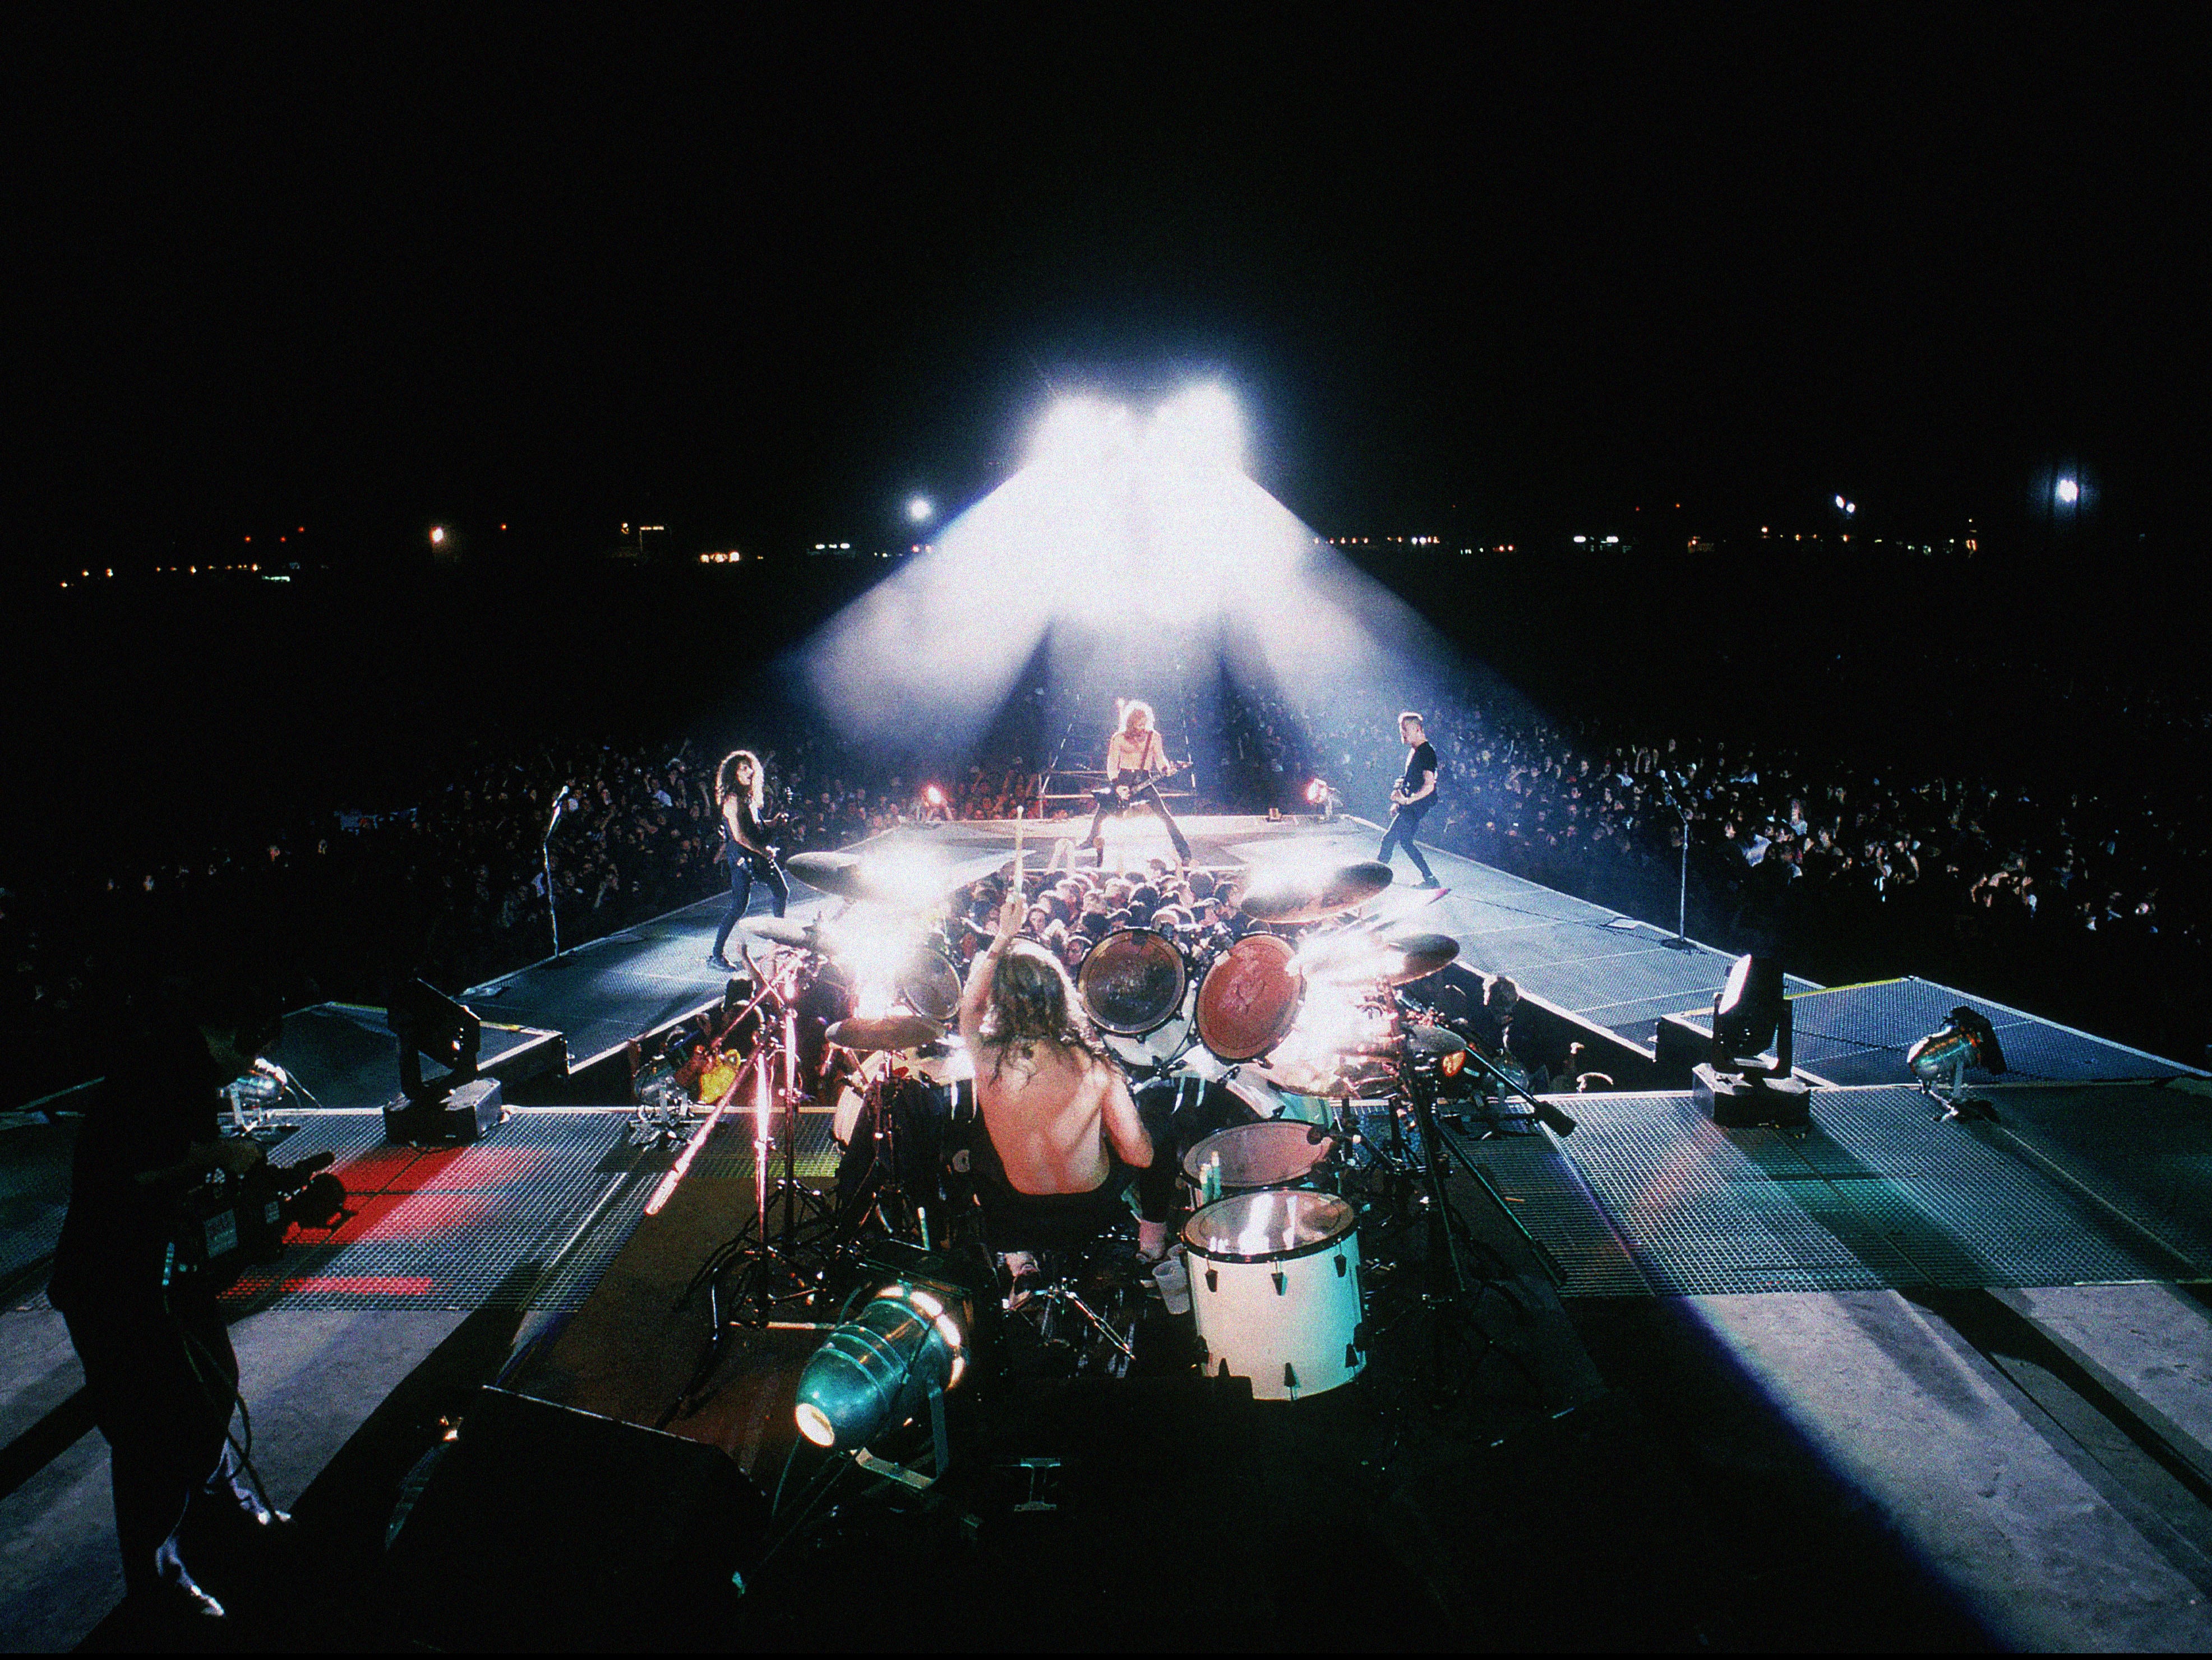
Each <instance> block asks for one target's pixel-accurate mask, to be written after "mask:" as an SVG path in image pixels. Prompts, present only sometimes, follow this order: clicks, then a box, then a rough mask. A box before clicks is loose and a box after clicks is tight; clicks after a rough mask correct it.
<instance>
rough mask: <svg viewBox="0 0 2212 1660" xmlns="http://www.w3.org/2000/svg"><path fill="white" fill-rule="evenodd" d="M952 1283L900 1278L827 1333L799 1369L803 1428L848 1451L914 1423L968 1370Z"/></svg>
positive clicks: (797, 1413)
mask: <svg viewBox="0 0 2212 1660" xmlns="http://www.w3.org/2000/svg"><path fill="white" fill-rule="evenodd" d="M967 1311H968V1310H966V1309H965V1308H963V1305H962V1302H961V1298H960V1294H959V1293H958V1292H957V1291H956V1290H955V1289H954V1288H952V1287H951V1286H923V1285H918V1284H916V1285H909V1284H907V1283H906V1282H904V1281H897V1282H894V1283H893V1284H890V1285H887V1286H883V1287H882V1288H881V1289H879V1290H878V1292H876V1293H875V1295H874V1296H872V1297H871V1298H869V1299H868V1300H867V1302H866V1304H864V1305H863V1306H862V1308H861V1310H860V1312H859V1313H858V1314H857V1315H855V1316H853V1317H852V1318H851V1319H849V1320H847V1321H846V1322H844V1323H842V1325H840V1326H838V1327H837V1328H836V1329H835V1330H834V1331H832V1332H831V1333H830V1334H829V1336H827V1337H826V1338H824V1339H823V1341H822V1347H820V1348H818V1349H817V1350H815V1352H814V1355H813V1358H812V1359H810V1360H808V1361H807V1363H806V1368H805V1371H802V1372H801V1373H800V1374H799V1401H798V1404H797V1405H796V1406H795V1407H794V1408H793V1415H794V1417H795V1418H796V1419H797V1420H798V1424H799V1433H800V1434H801V1435H803V1436H805V1438H807V1439H808V1440H810V1441H811V1442H812V1443H813V1444H815V1445H816V1446H817V1447H826V1448H829V1449H831V1450H844V1451H850V1450H854V1449H857V1448H860V1447H866V1446H867V1445H868V1444H870V1443H872V1442H873V1441H875V1440H877V1439H878V1438H880V1437H881V1436H884V1435H885V1434H887V1433H889V1432H890V1431H892V1430H895V1429H897V1428H899V1427H901V1426H903V1425H906V1424H909V1423H911V1422H913V1421H914V1420H915V1417H916V1416H917V1415H918V1414H921V1412H922V1411H924V1410H925V1409H926V1408H927V1407H928V1405H929V1399H930V1396H931V1395H933V1394H936V1395H943V1394H945V1393H947V1392H949V1391H951V1389H955V1388H957V1386H958V1384H959V1383H960V1380H961V1378H962V1377H965V1376H966V1375H967V1371H968V1364H969V1339H968V1333H967V1330H966V1323H965V1321H964V1320H963V1317H962V1316H963V1315H965V1314H966V1313H967Z"/></svg>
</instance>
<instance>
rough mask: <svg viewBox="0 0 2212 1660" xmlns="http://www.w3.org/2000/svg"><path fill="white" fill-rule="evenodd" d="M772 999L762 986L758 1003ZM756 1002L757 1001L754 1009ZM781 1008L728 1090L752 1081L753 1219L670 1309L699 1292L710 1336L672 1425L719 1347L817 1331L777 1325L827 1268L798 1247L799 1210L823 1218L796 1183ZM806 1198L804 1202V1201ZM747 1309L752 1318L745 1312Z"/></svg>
mask: <svg viewBox="0 0 2212 1660" xmlns="http://www.w3.org/2000/svg"><path fill="white" fill-rule="evenodd" d="M761 995H762V996H763V997H766V996H768V995H769V986H768V985H767V983H766V982H763V988H762V993H761ZM756 1001H757V1000H756ZM775 1001H776V1003H777V1004H778V1005H779V1006H780V1007H781V1012H782V1017H783V1018H782V1020H781V1023H780V1024H781V1031H779V1030H778V1028H777V1027H776V1026H774V1025H767V1024H765V1023H764V1024H763V1029H762V1031H761V1036H760V1038H759V1040H758V1041H757V1043H756V1044H755V1046H754V1049H753V1053H752V1054H751V1055H750V1056H749V1057H748V1058H747V1060H746V1062H745V1067H744V1071H743V1072H741V1073H739V1074H738V1078H737V1079H736V1081H735V1082H734V1083H732V1085H731V1091H732V1097H734V1095H735V1094H736V1092H737V1091H739V1090H742V1089H744V1087H745V1085H746V1076H747V1074H748V1073H750V1076H751V1079H752V1087H753V1088H754V1089H755V1090H756V1091H758V1100H757V1105H756V1106H755V1107H754V1109H753V1112H752V1117H753V1198H754V1205H755V1208H754V1213H753V1214H752V1216H751V1217H750V1218H749V1219H747V1220H746V1222H745V1224H744V1226H743V1227H741V1228H740V1229H739V1230H738V1232H737V1234H736V1236H735V1237H732V1238H731V1239H729V1240H728V1241H726V1243H723V1244H721V1245H720V1246H718V1247H717V1248H716V1249H715V1250H714V1251H713V1252H712V1253H710V1254H709V1255H708V1258H707V1260H706V1261H705V1262H702V1264H700V1267H699V1271H698V1272H697V1273H696V1274H693V1275H692V1276H691V1280H690V1283H689V1284H688V1285H686V1286H684V1291H683V1293H682V1294H681V1295H680V1296H678V1298H677V1299H676V1303H675V1306H676V1307H677V1308H679V1309H680V1308H682V1307H683V1306H684V1304H686V1303H689V1302H690V1300H691V1299H692V1298H694V1297H696V1295H697V1294H698V1292H699V1291H700V1288H701V1287H702V1286H704V1287H705V1288H706V1292H707V1313H708V1330H709V1335H708V1341H707V1348H706V1352H705V1353H703V1354H702V1356H701V1357H700V1359H699V1364H698V1365H697V1366H696V1368H694V1369H693V1371H692V1374H691V1377H690V1380H689V1381H688V1382H687V1383H685V1385H684V1390H683V1392H682V1394H681V1395H679V1396H678V1403H677V1406H676V1408H675V1409H674V1410H673V1411H672V1412H671V1414H669V1415H670V1416H671V1418H673V1417H675V1416H678V1415H679V1414H682V1413H684V1412H685V1411H687V1410H690V1409H692V1408H696V1405H697V1403H698V1399H699V1391H700V1390H701V1389H703V1388H704V1387H705V1385H706V1383H707V1381H708V1378H710V1377H712V1376H713V1375H714V1367H715V1365H716V1364H717V1363H718V1362H719V1361H720V1359H721V1354H722V1346H723V1344H724V1343H725V1342H726V1341H727V1339H728V1337H729V1335H730V1334H731V1333H732V1331H735V1330H739V1329H747V1328H750V1329H754V1330H761V1329H768V1328H771V1327H773V1328H778V1329H818V1328H820V1327H821V1324H822V1323H820V1322H817V1321H812V1320H797V1321H792V1320H782V1319H779V1318H777V1317H776V1316H777V1313H778V1311H779V1310H782V1309H785V1308H787V1307H789V1306H791V1305H792V1304H799V1305H800V1306H802V1307H805V1306H807V1305H810V1304H812V1303H813V1301H814V1299H815V1298H816V1297H817V1295H819V1294H820V1292H821V1291H822V1288H823V1279H824V1277H825V1274H826V1263H825V1262H824V1261H823V1260H821V1258H820V1256H819V1253H817V1251H816V1250H813V1249H812V1248H810V1247H807V1246H805V1245H804V1244H803V1243H802V1242H801V1239H800V1234H801V1231H802V1229H803V1228H804V1226H805V1221H804V1220H802V1217H801V1213H802V1210H805V1211H810V1212H814V1213H816V1215H815V1216H810V1217H809V1218H807V1219H808V1220H812V1219H818V1215H819V1214H820V1213H821V1212H822V1211H823V1206H822V1199H821V1195H818V1194H816V1193H814V1192H813V1191H812V1190H811V1189H809V1188H807V1187H806V1185H805V1183H802V1182H800V1181H799V1172H798V1147H799V1093H798V1087H797V1082H798V1080H797V1076H796V1073H797V1067H798V1049H797V1047H796V1044H795V1043H794V1042H793V1036H794V1034H793V1024H794V1021H795V1016H794V1014H793V1008H792V1005H791V1003H790V1002H789V1001H788V1000H787V999H786V998H784V997H783V996H782V995H781V994H778V995H777V996H776V998H775ZM778 1062H781V1067H782V1071H783V1085H782V1087H781V1090H780V1091H779V1090H777V1089H776V1088H775V1085H774V1083H773V1081H772V1080H773V1079H774V1076H775V1070H776V1067H777V1064H778ZM777 1093H780V1094H781V1097H782V1100H783V1108H784V1110H783V1115H782V1116H783V1119H784V1136H783V1142H784V1146H783V1173H782V1174H781V1176H779V1177H775V1178H774V1179H773V1180H771V1179H770V1177H769V1162H770V1158H771V1156H772V1152H773V1142H772V1140H771V1138H770V1135H769V1114H770V1111H771V1109H770V1107H769V1096H770V1095H771V1094H777ZM802 1195H804V1201H802V1197H801V1196H802ZM778 1198H781V1200H782V1201H783V1225H782V1228H781V1237H780V1238H779V1237H777V1234H778V1230H776V1229H775V1228H774V1226H773V1225H772V1223H771V1214H772V1211H773V1207H774V1205H775V1201H776V1200H777V1199H778ZM740 1263H741V1266H739V1267H738V1274H737V1277H738V1283H737V1286H736V1287H735V1288H734V1291H733V1292H732V1295H731V1297H730V1298H729V1299H728V1303H727V1311H726V1309H725V1302H724V1298H723V1294H722V1280H723V1277H724V1276H725V1275H726V1274H728V1273H729V1272H730V1269H731V1268H732V1265H733V1264H740ZM747 1304H750V1310H748V1308H747V1306H746V1305H747Z"/></svg>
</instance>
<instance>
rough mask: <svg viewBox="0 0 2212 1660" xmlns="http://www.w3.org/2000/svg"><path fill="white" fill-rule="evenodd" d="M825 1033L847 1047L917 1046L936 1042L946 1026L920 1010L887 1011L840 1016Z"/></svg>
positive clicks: (908, 1047) (918, 1047)
mask: <svg viewBox="0 0 2212 1660" xmlns="http://www.w3.org/2000/svg"><path fill="white" fill-rule="evenodd" d="M823 1035H824V1036H825V1037H828V1038H829V1041H830V1042H831V1043H842V1044H843V1045H844V1047H845V1048H847V1049H920V1048H921V1046H922V1045H923V1044H924V1043H935V1042H936V1041H937V1040H938V1039H939V1037H943V1036H944V1035H945V1029H944V1028H943V1027H941V1026H939V1025H938V1024H937V1022H935V1021H934V1020H925V1019H923V1018H921V1016H920V1015H918V1014H887V1015H884V1017H883V1018H881V1019H877V1020H863V1019H861V1018H859V1017H857V1016H855V1017H854V1018H852V1019H850V1020H840V1021H839V1022H838V1023H837V1024H836V1025H834V1026H832V1027H830V1028H829V1031H827V1032H826V1033H824V1034H823Z"/></svg>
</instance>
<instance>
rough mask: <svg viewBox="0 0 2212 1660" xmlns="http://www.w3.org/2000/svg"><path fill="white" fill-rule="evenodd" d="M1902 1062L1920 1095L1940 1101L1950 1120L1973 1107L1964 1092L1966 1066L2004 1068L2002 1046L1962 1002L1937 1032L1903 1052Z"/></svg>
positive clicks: (1998, 1070)
mask: <svg viewBox="0 0 2212 1660" xmlns="http://www.w3.org/2000/svg"><path fill="white" fill-rule="evenodd" d="M1905 1064H1906V1065H1907V1066H1909V1067H1911V1068H1912V1075H1913V1076H1914V1077H1915V1078H1916V1079H1918V1080H1919V1082H1920V1088H1921V1091H1922V1092H1923V1094H1926V1095H1929V1096H1932V1097H1933V1098H1936V1100H1938V1101H1941V1102H1942V1103H1943V1104H1945V1105H1946V1106H1948V1108H1949V1109H1950V1110H1951V1113H1952V1116H1954V1117H1955V1116H1961V1113H1962V1110H1963V1109H1965V1108H1966V1107H1968V1106H1970V1105H1972V1104H1973V1103H1972V1102H1970V1100H1969V1098H1968V1097H1967V1095H1966V1068H1967V1067H1981V1068H1982V1070H1983V1071H1984V1072H1989V1073H2002V1072H2003V1071H2004V1070H2005V1069H2006V1068H2005V1058H2004V1047H2003V1045H2002V1044H2001V1043H1998V1042H1997V1034H1996V1029H1995V1028H1994V1027H1992V1026H1991V1025H1990V1023H1989V1020H1988V1019H1987V1018H1986V1017H1984V1015H1982V1014H1981V1013H1979V1012H1977V1011H1975V1010H1973V1009H1970V1008H1968V1007H1966V1005H1964V1004H1963V1003H1962V1004H1960V1006H1958V1007H1957V1008H1954V1009H1953V1010H1952V1011H1951V1013H1950V1018H1948V1020H1946V1021H1945V1022H1944V1024H1943V1025H1942V1027H1941V1028H1940V1029H1939V1030H1937V1031H1931V1032H1929V1034H1928V1036H1927V1037H1923V1038H1922V1039H1921V1040H1920V1041H1919V1042H1918V1043H1915V1044H1914V1045H1913V1046H1912V1047H1911V1049H1907V1050H1906V1051H1905Z"/></svg>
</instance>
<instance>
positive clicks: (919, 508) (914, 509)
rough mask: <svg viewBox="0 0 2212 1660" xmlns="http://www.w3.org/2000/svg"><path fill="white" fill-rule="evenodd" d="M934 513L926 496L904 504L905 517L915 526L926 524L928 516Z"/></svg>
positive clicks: (916, 497) (934, 509) (917, 497)
mask: <svg viewBox="0 0 2212 1660" xmlns="http://www.w3.org/2000/svg"><path fill="white" fill-rule="evenodd" d="M936 511H937V509H936V508H933V507H931V506H930V504H929V498H928V497H927V496H915V497H914V499H913V500H911V501H909V502H908V503H907V504H906V516H907V517H908V518H909V519H911V520H914V522H915V524H917V525H926V524H927V523H928V522H929V516H930V514H933V513H934V512H936Z"/></svg>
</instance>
